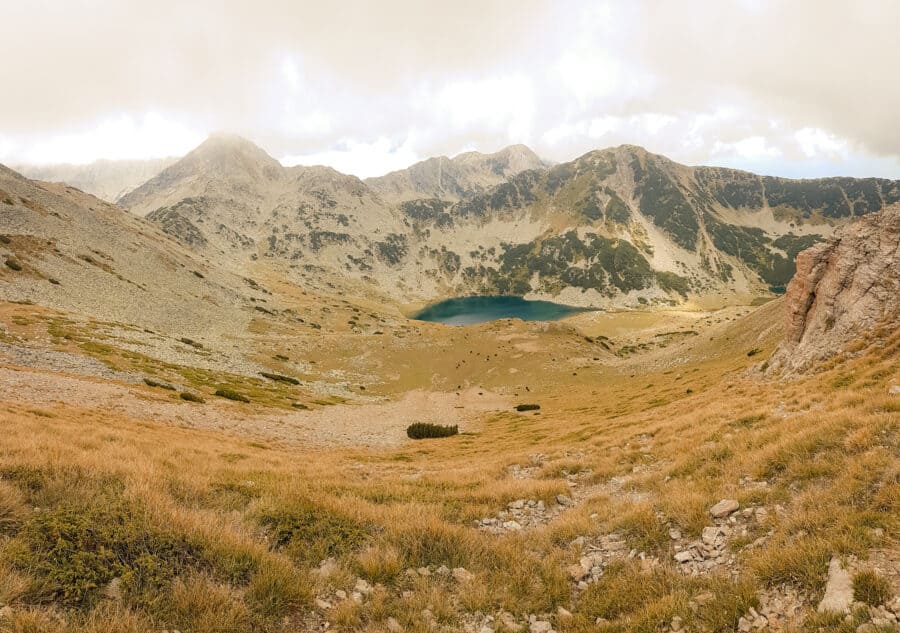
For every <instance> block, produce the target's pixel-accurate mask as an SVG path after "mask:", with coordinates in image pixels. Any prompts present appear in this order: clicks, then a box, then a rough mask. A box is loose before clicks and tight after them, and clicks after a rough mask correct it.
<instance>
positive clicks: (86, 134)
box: [0, 112, 204, 164]
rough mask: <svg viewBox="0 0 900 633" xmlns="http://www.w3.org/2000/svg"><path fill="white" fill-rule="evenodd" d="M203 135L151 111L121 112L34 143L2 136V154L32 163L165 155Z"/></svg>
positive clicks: (195, 142) (181, 149) (188, 147)
mask: <svg viewBox="0 0 900 633" xmlns="http://www.w3.org/2000/svg"><path fill="white" fill-rule="evenodd" d="M203 138H204V135H203V134H198V133H197V132H195V131H193V130H192V129H191V128H190V127H188V126H187V125H185V124H182V123H180V122H178V121H174V120H171V119H168V118H166V117H164V116H162V115H160V114H158V113H155V112H148V113H146V114H144V115H143V116H142V117H140V118H134V117H131V116H128V115H121V116H117V117H113V118H108V119H104V120H102V121H100V122H99V123H98V124H96V125H95V126H93V127H90V128H87V129H83V130H81V131H78V132H71V133H66V134H57V135H52V136H49V137H47V138H40V139H38V140H37V141H36V142H34V143H29V142H28V141H27V140H23V139H17V138H15V137H12V138H6V139H0V157H3V158H4V159H5V157H16V159H17V161H19V162H23V163H33V164H46V163H73V164H86V163H90V162H93V161H95V160H97V159H100V158H107V159H111V160H121V159H131V158H162V157H165V156H178V155H181V154H185V153H187V152H188V151H190V150H191V149H193V148H194V147H195V146H196V145H198V144H199V143H200V142H202V141H203Z"/></svg>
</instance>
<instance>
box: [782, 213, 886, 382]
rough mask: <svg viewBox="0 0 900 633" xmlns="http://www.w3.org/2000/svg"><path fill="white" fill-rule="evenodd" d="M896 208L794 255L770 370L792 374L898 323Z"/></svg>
mask: <svg viewBox="0 0 900 633" xmlns="http://www.w3.org/2000/svg"><path fill="white" fill-rule="evenodd" d="M898 270H900V206H892V207H889V208H886V209H885V210H884V211H882V212H881V213H877V214H873V215H870V216H867V217H865V218H862V219H860V220H859V221H856V222H853V223H851V224H849V225H847V226H846V227H844V228H843V229H842V230H840V231H839V232H838V233H837V234H836V235H835V236H834V237H833V238H832V239H830V240H828V241H827V242H825V243H822V244H817V245H816V246H813V247H812V248H809V249H807V250H805V251H803V252H801V253H800V254H799V255H798V256H797V274H796V275H795V276H794V278H793V280H792V281H791V283H790V285H789V286H788V289H787V294H786V297H785V303H786V331H785V340H784V342H783V343H782V345H781V346H780V347H779V349H778V350H777V351H776V353H775V354H774V356H773V357H772V360H771V361H770V368H771V371H785V372H787V373H795V372H799V371H803V370H805V369H808V368H809V367H810V366H811V365H813V364H814V363H815V362H816V361H820V360H823V359H826V358H828V357H830V356H833V355H835V354H837V353H839V352H840V351H841V350H843V349H844V348H845V347H846V345H847V343H848V342H849V341H852V340H854V339H855V338H856V337H857V336H858V335H859V334H860V333H865V332H867V331H871V330H872V328H875V327H876V326H886V327H891V328H894V327H897V325H898V324H900V275H898Z"/></svg>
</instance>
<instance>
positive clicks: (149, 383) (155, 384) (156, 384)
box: [144, 378, 187, 400]
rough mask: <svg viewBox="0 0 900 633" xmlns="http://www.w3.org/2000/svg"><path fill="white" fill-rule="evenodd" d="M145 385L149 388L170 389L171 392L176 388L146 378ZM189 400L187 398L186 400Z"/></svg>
mask: <svg viewBox="0 0 900 633" xmlns="http://www.w3.org/2000/svg"><path fill="white" fill-rule="evenodd" d="M144 384H145V385H147V386H148V387H159V388H160V389H168V390H169V391H175V387H173V386H172V385H169V384H166V383H164V382H157V381H155V380H153V379H152V378H144ZM185 400H187V398H185Z"/></svg>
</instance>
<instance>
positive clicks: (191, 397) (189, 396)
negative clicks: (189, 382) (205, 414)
mask: <svg viewBox="0 0 900 633" xmlns="http://www.w3.org/2000/svg"><path fill="white" fill-rule="evenodd" d="M178 397H179V398H181V399H182V400H187V401H188V402H201V403H202V402H206V400H204V399H203V398H201V397H200V396H198V395H197V394H196V393H191V392H190V391H182V392H181V393H179V394H178Z"/></svg>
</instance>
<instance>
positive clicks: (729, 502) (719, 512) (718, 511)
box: [709, 499, 741, 519]
mask: <svg viewBox="0 0 900 633" xmlns="http://www.w3.org/2000/svg"><path fill="white" fill-rule="evenodd" d="M740 507H741V504H739V503H738V502H737V501H736V500H735V499H722V500H721V501H720V502H719V503H717V504H716V505H714V506H713V507H711V508H710V509H709V513H710V515H711V516H712V517H713V518H714V519H721V518H723V517H727V516H728V515H729V514H731V513H732V512H736V511H737V509H738V508H740Z"/></svg>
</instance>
